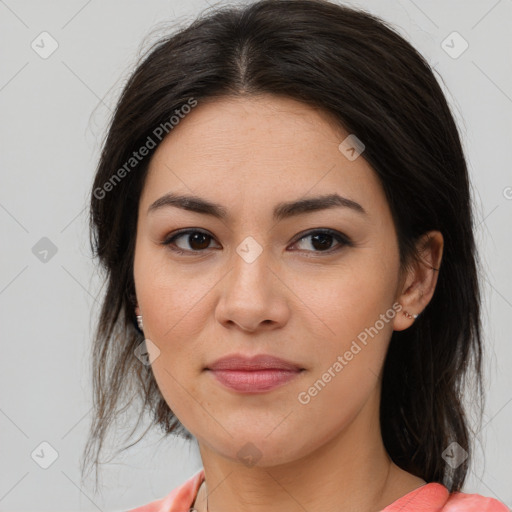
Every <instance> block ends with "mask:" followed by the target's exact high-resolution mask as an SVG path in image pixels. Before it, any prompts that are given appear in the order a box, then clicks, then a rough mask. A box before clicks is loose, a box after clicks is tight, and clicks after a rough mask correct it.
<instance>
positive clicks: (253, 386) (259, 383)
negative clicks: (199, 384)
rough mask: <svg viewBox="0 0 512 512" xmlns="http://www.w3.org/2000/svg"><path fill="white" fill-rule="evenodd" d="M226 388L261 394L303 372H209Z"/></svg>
mask: <svg viewBox="0 0 512 512" xmlns="http://www.w3.org/2000/svg"><path fill="white" fill-rule="evenodd" d="M208 371H209V372H210V373H212V374H213V376H214V377H215V378H216V379H217V380H218V381H219V382H220V383H221V384H223V385H224V386H226V387H228V388H230V389H234V390H235V391H239V392H242V393H261V392H264V391H270V390H271V389H275V388H277V387H280V386H282V385H283V384H286V383H287V382H289V381H290V380H292V379H294V378H295V377H297V376H298V375H300V374H301V373H302V370H301V371H299V370H297V371H291V370H254V371H247V370H245V371H244V370H208Z"/></svg>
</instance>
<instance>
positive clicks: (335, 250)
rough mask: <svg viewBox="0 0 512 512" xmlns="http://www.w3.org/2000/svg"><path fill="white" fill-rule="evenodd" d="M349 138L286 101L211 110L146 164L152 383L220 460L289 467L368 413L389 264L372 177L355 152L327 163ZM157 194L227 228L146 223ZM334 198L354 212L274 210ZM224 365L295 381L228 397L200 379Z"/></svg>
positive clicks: (390, 311) (385, 225) (387, 221)
mask: <svg viewBox="0 0 512 512" xmlns="http://www.w3.org/2000/svg"><path fill="white" fill-rule="evenodd" d="M348 135H349V134H348V133H346V132H344V131H343V130H342V129H340V128H339V127H338V126H337V125H336V124H335V123H334V121H333V120H332V119H331V118H330V117H329V116H328V115H327V114H325V113H322V112H319V111H318V110H314V109H312V108H311V107H309V106H307V105H304V104H302V103H299V102H296V101H294V100H291V99H283V98H278V97H275V96H261V97H258V98H251V99H248V98H244V99H240V98H237V99H235V98H225V99H216V100H215V101H212V102H207V103H201V102H200V103H199V104H198V106H197V107H196V108H195V109H193V110H192V112H190V113H189V114H188V115H187V116H186V117H185V118H184V119H182V120H181V121H180V123H179V124H178V125H177V126H175V127H174V129H173V131H172V132H171V133H170V134H169V135H168V136H167V137H166V138H165V139H164V140H163V142H162V143H161V144H160V146H159V147H158V149H157V151H156V152H155V154H154V155H153V157H152V160H151V162H150V167H149V170H148V175H147V180H146V182H145V186H144V189H143V192H142V195H141V198H140V203H139V210H138V225H137V238H136V249H135V261H134V279H135V287H136V294H137V301H138V305H139V308H140V313H141V314H142V315H143V322H144V335H145V338H146V339H149V340H151V342H152V343H153V344H154V346H156V347H158V350H159V351H160V352H159V354H158V357H156V359H155V360H154V361H153V363H152V371H153V372H154V376H155V379H156V381H157V383H158V386H159V388H160V390H161V393H162V395H163V396H164V398H165V400H166V402H167V403H168V405H169V407H170V408H171V409H172V411H173V412H174V413H175V415H176V416H177V417H178V419H179V420H180V421H181V423H183V425H184V426H185V427H186V428H187V429H188V430H189V431H190V432H191V433H192V434H193V435H194V436H195V437H196V438H197V440H198V442H199V443H200V444H201V443H203V444H204V445H205V446H206V445H207V446H208V447H209V449H211V450H213V451H215V452H216V453H218V454H220V455H222V456H224V457H226V458H230V459H233V460H235V459H237V453H238V452H239V450H240V449H241V448H242V447H244V446H247V443H252V444H251V446H252V447H255V448H253V449H254V450H257V452H258V458H259V459H260V460H259V464H261V465H272V464H277V463H283V462H289V461H293V460H296V459H298V458H299V457H302V456H304V455H306V454H307V453H309V452H312V451H313V450H315V449H316V448H318V447H320V446H321V445H323V444H325V443H327V442H328V441H329V440H331V439H333V438H334V437H335V436H337V435H339V434H340V433H341V432H343V430H344V429H345V428H347V426H348V425H349V424H350V423H351V422H352V421H353V420H354V418H356V417H357V416H358V414H359V413H360V411H361V410H362V408H363V406H364V405H365V404H367V403H373V404H377V402H376V401H375V400H372V399H374V398H375V397H378V396H379V393H380V388H379V386H380V384H379V380H378V375H379V374H380V372H381V369H382V365H383V361H384V357H385V355H386V351H387V347H388V343H389V339H390V337H391V333H392V331H393V324H394V320H393V318H394V317H395V315H396V316H398V314H397V313H396V311H395V309H394V308H393V305H395V306H397V302H396V297H397V292H398V286H399V277H400V276H399V253H398V245H397V238H396V232H395V229H394V224H393V220H392V217H391V213H390V210H389V207H388V204H387V201H386V198H385V195H384V192H383V190H382V188H381V186H380V183H379V181H378V179H377V176H376V175H375V172H374V171H373V170H372V168H371V167H370V166H369V164H368V163H367V162H366V161H365V160H364V153H363V154H362V155H361V156H359V157H358V158H356V159H353V158H350V159H349V158H348V157H347V155H348V154H350V153H345V152H343V151H341V150H340V149H339V145H340V143H341V142H342V141H343V140H344V139H345V138H346V137H347V136H348ZM166 194H174V195H187V196H190V195H193V196H195V197H197V198H200V199H201V200H203V201H208V202H210V203H215V204H216V205H218V206H220V207H221V209H222V211H223V212H224V214H225V216H224V217H222V218H219V217H217V216H215V215H212V214H207V213H204V212H202V213H201V212H198V211H191V210H189V209H184V208H182V207H179V206H177V205H174V206H173V205H170V204H162V203H165V201H160V206H159V207H153V208H150V207H151V205H153V203H155V201H157V200H158V199H160V198H162V197H163V196H164V195H166ZM333 194H337V195H338V196H340V197H341V198H346V199H349V200H350V201H352V202H353V203H349V202H347V204H345V205H343V204H340V203H337V202H336V201H334V200H332V201H331V203H330V205H331V206H330V207H326V205H325V204H323V205H322V204H317V209H308V208H302V209H300V208H295V209H294V208H291V207H288V208H287V207H284V206H283V203H290V204H292V203H295V202H297V201H299V200H304V199H317V198H319V197H326V196H331V195H333ZM341 203H343V201H341ZM356 203H357V205H359V206H356ZM157 204H158V203H157ZM189 204H190V203H189ZM310 204H313V203H310ZM275 212H276V213H278V214H279V215H278V216H274V213H275ZM178 231H180V234H179V236H178V235H177V232H178ZM171 239H172V240H171ZM357 347H358V348H357ZM151 352H152V350H151V349H150V353H151ZM233 353H238V354H244V355H247V356H252V355H255V354H269V355H272V356H276V357H279V358H282V359H284V360H287V361H291V362H293V363H296V364H298V365H299V366H300V368H302V369H303V370H302V371H301V372H300V373H297V374H295V375H294V376H293V378H292V379H291V380H289V381H287V382H286V383H282V384H281V385H279V386H278V387H275V388H273V389H270V390H267V391H263V392H256V393H248V392H240V391H235V390H233V389H231V388H228V387H226V386H225V385H223V384H222V383H220V382H219V381H218V380H217V379H216V378H215V376H214V375H213V373H212V372H211V371H208V370H205V368H207V367H208V365H210V364H211V363H212V362H214V361H215V360H217V359H218V358H220V357H223V356H226V355H228V354H233ZM156 354H157V352H156V351H154V350H153V355H156ZM319 381H321V382H320V383H319ZM374 412H376V411H374Z"/></svg>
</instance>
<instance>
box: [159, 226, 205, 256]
mask: <svg viewBox="0 0 512 512" xmlns="http://www.w3.org/2000/svg"><path fill="white" fill-rule="evenodd" d="M180 239H183V240H184V242H181V243H182V244H183V245H182V246H179V245H177V244H176V241H177V240H180ZM211 240H213V237H212V236H211V235H209V234H208V233H204V232H203V231H197V230H188V231H181V232H180V233H177V234H174V235H173V236H171V237H170V238H167V239H166V240H165V241H164V242H162V243H163V245H168V246H169V247H170V249H171V250H173V251H175V252H178V253H180V254H182V253H185V252H201V251H203V250H204V249H208V247H209V245H210V242H211Z"/></svg>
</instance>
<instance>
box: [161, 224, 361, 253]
mask: <svg viewBox="0 0 512 512" xmlns="http://www.w3.org/2000/svg"><path fill="white" fill-rule="evenodd" d="M194 233H201V234H203V235H206V236H207V237H210V238H211V239H213V236H211V235H210V234H208V233H206V232H204V231H201V230H198V229H187V230H183V231H178V232H176V233H173V234H172V235H171V236H170V237H167V238H166V239H165V240H164V241H163V242H162V243H161V244H162V245H165V246H168V247H169V249H170V250H171V251H173V252H175V253H177V254H180V255H181V254H188V253H196V254H199V253H202V252H204V251H205V250H206V249H202V250H198V251H185V250H183V249H179V248H176V246H174V247H173V244H174V242H175V240H177V239H178V238H180V237H182V236H185V235H191V234H194ZM318 234H321V235H330V236H332V237H333V238H334V239H335V240H336V241H338V242H339V243H340V244H341V245H340V247H337V248H334V249H332V248H331V249H328V250H326V251H306V252H313V253H318V254H332V253H334V252H337V251H339V250H340V249H342V248H343V247H344V246H348V247H353V245H354V243H353V242H352V240H350V238H348V237H347V236H346V235H344V234H343V233H340V232H338V231H334V230H333V229H316V230H311V231H308V232H306V233H303V234H301V235H300V236H299V238H297V240H296V241H295V242H293V244H292V245H295V244H297V243H299V242H301V241H302V240H303V239H304V238H308V237H310V236H313V235H318Z"/></svg>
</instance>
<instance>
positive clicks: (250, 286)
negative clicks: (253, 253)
mask: <svg viewBox="0 0 512 512" xmlns="http://www.w3.org/2000/svg"><path fill="white" fill-rule="evenodd" d="M268 256H269V255H268V251H265V250H263V252H262V253H261V254H260V255H259V256H258V257H257V258H256V259H255V260H254V261H252V262H248V261H246V260H244V258H242V257H240V256H239V255H238V254H235V255H234V258H233V267H232V268H231V270H229V271H228V274H227V275H226V276H225V278H224V279H223V280H222V281H221V283H219V286H220V288H219V289H220V297H219V300H218V303H217V307H216V311H215V317H216V320H217V321H218V322H219V323H221V324H222V325H223V326H224V327H226V328H233V327H234V326H235V327H238V328H239V329H242V330H243V331H248V332H255V331H257V330H262V329H263V330H272V329H276V328H280V327H283V326H284V325H285V324H286V322H287V321H288V318H289V315H290V310H289V296H290V294H291V292H290V289H289V288H288V287H287V286H286V284H285V283H283V280H282V279H281V278H280V277H279V275H278V273H277V272H276V271H275V270H274V269H272V268H271V266H270V264H271V262H270V258H269V257H268Z"/></svg>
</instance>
